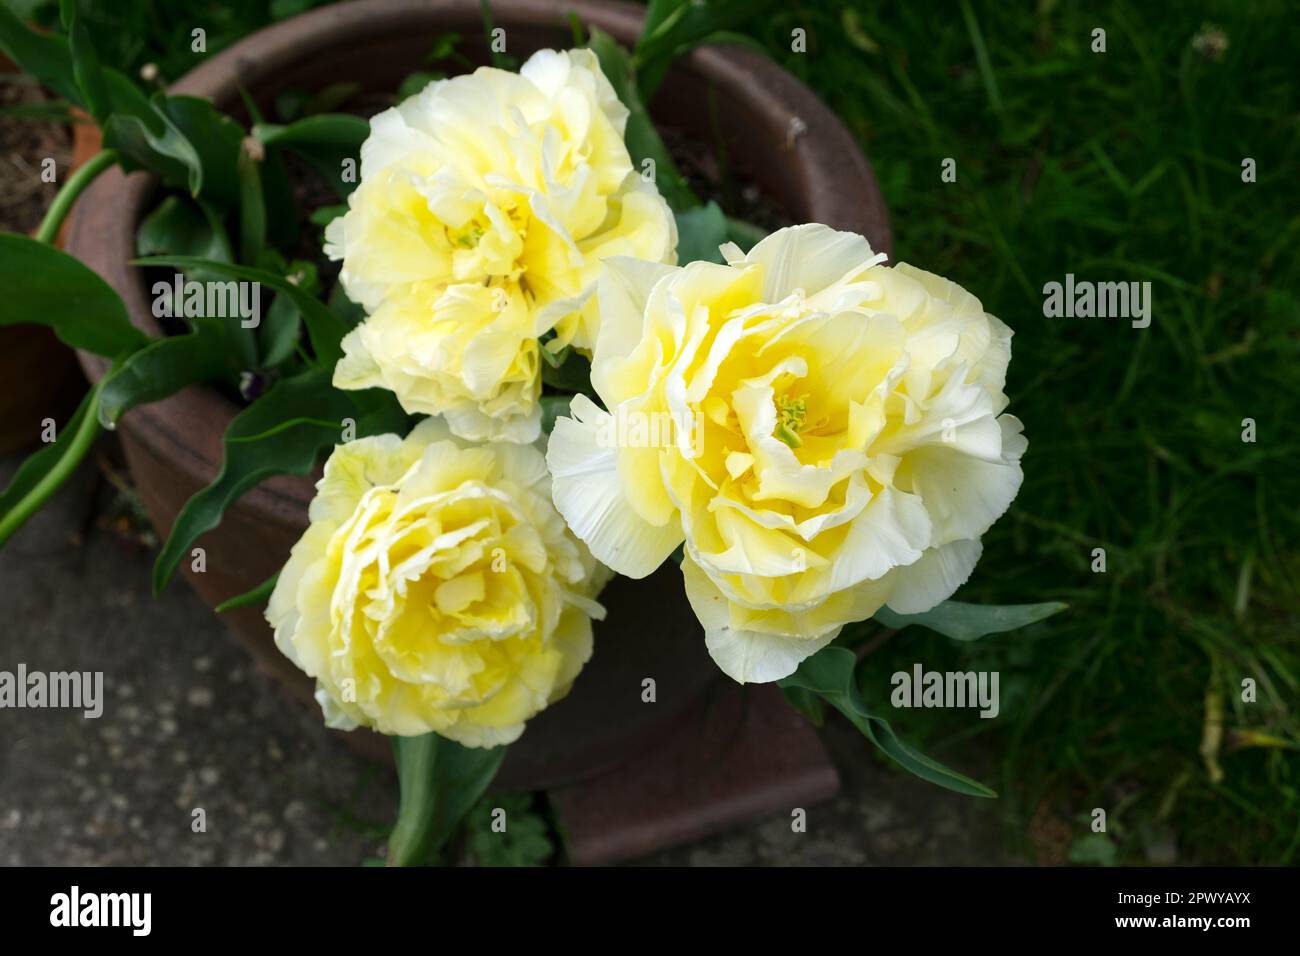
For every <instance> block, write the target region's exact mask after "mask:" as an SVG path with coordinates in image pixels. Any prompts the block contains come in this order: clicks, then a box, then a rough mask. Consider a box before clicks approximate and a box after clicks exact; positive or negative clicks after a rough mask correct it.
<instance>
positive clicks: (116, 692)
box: [0, 438, 1008, 866]
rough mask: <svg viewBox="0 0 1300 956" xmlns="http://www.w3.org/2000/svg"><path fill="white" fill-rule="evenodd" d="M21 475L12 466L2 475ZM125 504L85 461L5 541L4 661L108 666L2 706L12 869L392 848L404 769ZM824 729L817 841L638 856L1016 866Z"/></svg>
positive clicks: (956, 817)
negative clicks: (206, 595) (261, 654)
mask: <svg viewBox="0 0 1300 956" xmlns="http://www.w3.org/2000/svg"><path fill="white" fill-rule="evenodd" d="M111 441H112V439H111V438H110V439H105V442H106V443H111ZM105 448H106V449H107V450H108V451H111V446H110V445H107V444H106V446H105ZM16 467H17V459H13V458H11V459H8V460H3V461H0V485H3V484H6V483H7V482H8V480H9V478H10V477H11V476H12V474H13V471H14V469H15V468H16ZM125 500H127V499H126V498H124V497H123V495H122V492H121V491H114V489H113V487H112V485H111V484H109V483H108V482H106V481H105V480H104V479H103V476H102V469H101V468H100V467H99V465H98V464H97V463H96V462H95V461H93V460H91V461H88V462H87V463H86V464H85V465H84V466H83V467H82V469H81V470H80V471H79V472H78V474H77V475H76V477H75V478H74V480H73V481H72V482H70V483H69V485H68V486H67V487H66V488H65V489H64V490H63V491H61V492H60V493H59V494H58V495H57V496H56V498H55V499H54V500H53V501H52V502H51V503H50V505H49V506H47V508H46V509H45V511H44V512H43V513H42V514H41V515H39V516H38V517H37V518H36V519H35V520H33V521H32V522H31V523H30V524H29V525H28V526H27V527H25V528H24V529H22V531H20V532H19V533H18V534H17V535H16V536H15V537H14V538H13V539H12V540H11V541H10V542H9V543H8V545H7V546H6V547H5V549H4V550H3V551H0V670H3V671H10V672H13V671H14V670H15V669H16V668H17V665H18V664H19V663H24V664H26V666H27V668H28V669H29V670H42V671H70V670H78V671H92V672H93V671H102V672H103V673H104V698H105V703H104V710H103V714H102V716H101V717H99V718H98V719H87V718H85V717H84V716H83V715H82V713H81V712H80V711H72V710H56V709H9V708H5V709H0V864H3V865H9V866H13V865H56V864H70V865H124V864H137V865H309V866H314V865H339V866H356V865H360V864H362V863H363V862H365V861H366V860H367V859H373V858H375V857H377V856H379V855H381V853H382V844H383V840H384V837H385V835H386V833H387V828H388V827H389V826H390V825H391V821H392V819H393V814H394V811H395V806H396V791H397V787H396V781H395V779H393V778H392V776H391V774H390V773H389V772H388V771H385V770H381V769H379V768H377V767H375V766H373V765H371V764H369V763H367V762H366V761H365V760H363V759H362V758H360V757H357V756H356V755H354V754H353V753H351V752H350V751H349V750H348V749H347V748H345V747H344V746H343V745H342V744H341V743H340V742H339V741H338V740H337V739H335V738H334V737H332V736H331V735H330V734H328V733H327V732H326V730H325V728H324V727H323V726H322V724H321V722H320V719H319V717H318V715H316V714H312V713H309V712H307V711H306V710H304V709H303V708H301V707H300V706H299V705H298V704H296V703H294V702H292V701H290V700H289V699H287V698H286V697H284V696H283V695H282V694H281V693H280V692H279V691H278V690H277V688H276V687H275V686H273V685H272V684H271V683H270V682H269V681H268V680H267V679H266V678H265V677H263V676H262V675H261V674H259V673H258V672H256V671H255V670H254V669H253V667H252V665H251V663H250V662H249V660H248V659H247V657H246V656H245V654H244V652H243V651H242V650H241V649H240V647H239V646H238V645H237V644H236V643H235V641H234V640H233V639H232V638H230V637H229V636H228V635H227V634H226V633H225V630H224V627H223V625H222V624H221V623H220V621H219V620H218V619H217V618H216V617H215V616H214V615H213V614H212V613H211V612H210V611H209V610H208V609H207V608H206V607H204V606H203V605H202V604H201V603H200V602H199V600H198V599H197V598H196V597H195V596H194V595H192V594H191V593H190V592H189V591H188V589H187V588H186V587H185V586H184V584H182V583H179V582H177V583H175V584H173V585H172V586H171V587H169V588H168V590H167V591H166V593H165V594H164V595H163V596H162V597H161V598H159V599H157V600H155V599H153V598H152V597H151V595H150V593H149V569H150V567H151V564H152V559H153V553H152V551H151V550H150V548H149V547H147V542H145V543H141V542H140V541H138V540H136V539H135V538H133V537H132V535H131V534H130V533H129V525H130V523H129V522H128V521H126V520H125V519H118V518H115V517H114V515H115V514H116V512H117V511H119V510H120V509H121V506H122V504H123V502H124V501H125ZM115 522H116V525H119V526H121V527H122V528H124V529H126V531H127V532H128V533H122V532H121V531H118V530H114V527H115ZM827 740H828V743H829V745H830V747H831V751H832V754H833V756H834V758H835V760H836V763H837V765H838V766H839V767H840V769H841V772H842V774H843V776H844V778H845V789H844V791H843V793H842V794H841V795H840V796H839V797H838V798H836V799H835V800H834V801H832V802H831V803H829V804H826V805H824V806H822V807H814V808H810V810H809V816H808V829H807V832H804V833H795V832H793V830H792V828H791V823H790V819H789V818H788V817H782V818H778V819H774V820H771V821H768V822H765V823H760V824H758V825H755V826H750V827H746V828H742V829H739V830H736V831H733V832H731V833H727V834H723V835H720V836H717V837H714V838H711V839H709V840H705V841H703V842H701V843H697V844H693V845H691V846H687V847H681V848H677V849H673V850H669V851H666V852H664V853H661V854H658V855H657V856H655V857H653V858H651V859H649V860H646V861H644V862H645V863H649V864H658V865H753V864H758V865H773V864H775V865H791V864H794V865H809V864H810V865H864V864H865V865H871V864H941V863H946V864H978V863H1000V862H1006V861H1007V859H1008V858H1007V855H1006V854H1005V852H1004V851H1003V850H1002V849H1001V847H1000V843H1001V841H1000V829H999V825H998V822H997V818H996V810H995V808H994V806H993V805H992V804H990V803H988V802H985V801H975V800H969V799H966V798H963V797H959V796H956V795H954V794H949V793H946V792H944V791H940V790H938V789H936V788H933V787H930V786H928V785H926V784H924V783H922V782H920V781H917V780H913V779H911V778H908V777H905V776H903V775H901V774H898V773H895V772H892V771H890V770H888V769H887V768H885V767H883V766H882V765H881V764H880V763H879V762H878V761H877V760H875V759H873V758H872V756H871V754H870V753H869V748H868V746H867V745H866V744H865V743H864V742H863V741H862V740H861V738H860V737H858V736H857V734H856V731H854V730H853V729H852V728H851V727H849V726H848V725H847V724H843V723H835V724H832V725H831V726H830V727H828V729H827ZM199 810H201V811H202V814H198V813H196V811H199ZM200 820H201V821H202V822H203V823H204V824H205V830H203V831H202V832H197V829H196V825H197V822H198V821H200Z"/></svg>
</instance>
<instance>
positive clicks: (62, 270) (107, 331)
mask: <svg viewBox="0 0 1300 956" xmlns="http://www.w3.org/2000/svg"><path fill="white" fill-rule="evenodd" d="M0 289H2V290H3V294H2V295H0V325H17V324H20V323H23V322H31V323H34V324H36V325H45V326H48V327H49V328H51V329H53V330H54V334H55V335H57V336H58V337H59V338H60V339H61V340H62V341H63V342H64V343H65V344H67V345H70V346H72V347H73V348H77V349H85V350H86V351H87V352H94V353H95V354H96V355H105V356H109V357H113V356H116V355H119V354H121V353H123V352H131V351H134V350H135V349H138V348H140V347H142V346H144V345H146V344H147V343H148V342H149V338H148V336H146V335H145V334H144V333H143V332H141V331H140V330H139V329H137V328H136V327H135V326H133V325H132V324H131V320H130V319H128V318H127V315H126V306H125V305H123V304H122V300H121V298H119V297H118V294H117V293H116V292H114V291H113V290H112V288H111V287H110V286H109V285H108V283H107V282H105V281H104V280H103V279H101V278H100V277H99V276H98V275H97V274H95V272H94V271H93V270H91V269H89V268H88V267H86V266H84V265H82V264H81V263H80V262H79V261H78V260H76V259H74V258H73V257H72V256H70V255H68V254H67V253H66V252H60V251H59V250H58V249H55V248H53V247H52V246H47V245H45V244H44V243H41V242H37V241H36V240H35V239H29V238H27V237H26V236H16V235H14V234H12V233H0Z"/></svg>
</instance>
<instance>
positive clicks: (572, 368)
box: [541, 345, 591, 392]
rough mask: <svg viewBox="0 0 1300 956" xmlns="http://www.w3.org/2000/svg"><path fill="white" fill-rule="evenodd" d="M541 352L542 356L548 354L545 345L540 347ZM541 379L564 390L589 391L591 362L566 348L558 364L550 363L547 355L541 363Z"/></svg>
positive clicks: (553, 386)
mask: <svg viewBox="0 0 1300 956" xmlns="http://www.w3.org/2000/svg"><path fill="white" fill-rule="evenodd" d="M541 352H542V355H543V356H549V355H550V351H549V350H548V349H547V348H546V346H545V345H543V346H542V347H541ZM542 381H543V382H544V383H545V384H547V385H549V386H551V387H552V388H555V389H559V390H560V391H564V392H589V391H591V362H590V361H589V360H588V359H587V357H586V356H584V355H582V354H581V353H579V352H576V351H574V350H573V349H568V348H566V349H565V350H564V354H563V355H562V356H561V357H560V361H559V364H557V365H554V366H553V365H551V360H550V358H549V357H548V358H547V360H546V361H545V362H543V363H542Z"/></svg>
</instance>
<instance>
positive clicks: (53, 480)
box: [0, 375, 108, 545]
mask: <svg viewBox="0 0 1300 956" xmlns="http://www.w3.org/2000/svg"><path fill="white" fill-rule="evenodd" d="M107 380H108V376H107V375H105V376H104V377H103V378H101V379H100V380H99V382H98V383H96V385H95V387H94V388H92V389H91V390H90V394H89V395H87V396H86V405H85V414H84V415H83V416H82V418H81V422H80V423H79V424H78V425H77V430H76V432H75V433H73V436H72V441H71V443H70V444H69V445H68V450H67V452H65V453H64V454H63V455H62V456H60V458H59V460H58V461H57V462H55V464H54V466H53V467H52V468H51V469H50V470H49V471H47V472H46V473H45V474H44V475H42V476H41V479H40V481H38V482H37V483H36V484H35V485H33V486H32V490H31V491H29V492H27V494H25V495H23V497H22V498H21V499H19V501H18V502H17V503H16V504H15V505H14V506H13V507H12V508H10V509H9V511H8V512H6V513H5V514H4V515H3V516H0V545H3V544H4V543H5V542H6V541H8V540H9V538H10V536H11V535H12V534H13V533H14V532H15V531H17V530H18V529H19V528H21V527H22V526H23V523H24V522H26V521H27V519H28V518H30V517H31V516H32V514H33V513H34V512H36V511H37V510H38V509H39V508H40V507H41V505H43V504H45V502H46V501H47V500H49V498H50V496H51V495H53V494H54V492H56V491H58V490H59V488H60V486H62V484H63V483H64V482H65V481H67V479H68V476H69V475H71V474H72V473H73V472H74V471H76V469H77V466H78V465H79V464H81V460H82V459H83V458H85V457H86V452H88V451H90V446H91V445H93V444H94V443H95V436H97V435H98V434H99V428H100V425H99V393H100V390H101V389H102V388H103V387H104V382H106V381H107Z"/></svg>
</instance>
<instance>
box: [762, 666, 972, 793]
mask: <svg viewBox="0 0 1300 956" xmlns="http://www.w3.org/2000/svg"><path fill="white" fill-rule="evenodd" d="M856 664H857V658H856V657H855V656H854V654H853V652H852V651H850V650H848V649H847V648H844V647H836V646H834V645H832V646H830V647H823V648H822V649H821V650H820V651H818V652H817V653H816V654H814V655H813V656H812V657H809V658H808V659H807V660H805V661H804V662H803V663H802V664H800V665H799V669H798V670H797V671H795V672H794V673H793V674H791V675H790V676H789V677H787V678H785V679H783V680H782V681H780V686H781V688H782V689H783V690H787V689H790V688H796V689H802V690H806V691H810V692H811V693H813V694H816V695H817V696H818V697H821V698H822V699H823V700H825V701H826V703H828V704H830V705H831V706H832V707H834V708H835V709H836V710H838V711H839V712H840V713H841V714H843V715H844V716H845V717H847V718H848V719H849V720H850V722H852V724H853V726H855V727H857V728H858V730H860V731H862V733H863V734H864V735H865V736H866V737H867V739H868V740H870V741H871V742H872V743H873V744H875V745H876V746H877V747H879V748H880V749H881V750H882V751H884V752H885V753H886V754H888V755H889V756H890V757H892V758H893V759H894V761H895V762H897V763H898V765H899V766H901V767H902V768H903V769H904V770H907V771H908V772H909V773H913V774H915V775H916V776H918V777H920V778H921V779H923V780H928V781H930V782H931V783H934V784H938V785H939V786H941V787H944V788H946V789H948V790H955V791H956V792H957V793H964V794H966V795H967V796H972V797H996V796H997V794H996V793H994V792H993V791H992V790H990V789H989V788H988V787H986V786H984V784H982V783H980V782H979V781H978V780H972V779H971V778H970V777H967V776H965V775H964V774H960V773H957V772H956V771H955V770H949V769H948V768H947V767H945V766H944V765H943V764H941V763H939V762H938V761H937V760H932V759H931V758H929V757H927V756H926V755H925V754H923V753H921V752H920V751H919V750H915V749H913V748H912V747H911V746H910V745H908V744H907V743H905V742H904V741H903V740H902V739H901V738H900V737H899V736H898V734H896V733H895V732H894V728H893V727H891V726H890V725H889V721H887V720H885V719H884V718H883V717H877V716H876V715H874V714H872V713H871V712H870V711H869V710H868V709H867V705H866V703H865V702H864V701H863V700H862V695H861V694H860V693H859V692H858V688H857V684H856V682H855V681H854V679H853V670H854V667H855V666H856Z"/></svg>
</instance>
